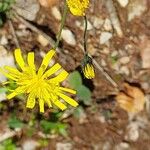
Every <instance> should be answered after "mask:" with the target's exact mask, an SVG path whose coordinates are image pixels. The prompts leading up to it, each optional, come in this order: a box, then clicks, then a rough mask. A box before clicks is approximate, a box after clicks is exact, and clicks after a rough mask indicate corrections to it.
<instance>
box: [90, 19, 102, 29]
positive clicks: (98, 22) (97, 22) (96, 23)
mask: <svg viewBox="0 0 150 150" xmlns="http://www.w3.org/2000/svg"><path fill="white" fill-rule="evenodd" d="M103 23H104V20H103V19H101V18H99V17H94V18H93V26H94V27H95V28H96V29H100V28H101V26H102V25H103Z"/></svg>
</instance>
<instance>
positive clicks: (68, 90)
mask: <svg viewBox="0 0 150 150" xmlns="http://www.w3.org/2000/svg"><path fill="white" fill-rule="evenodd" d="M59 89H60V90H62V91H65V92H69V93H71V94H76V93H77V92H76V91H75V90H72V89H69V88H64V87H59Z"/></svg>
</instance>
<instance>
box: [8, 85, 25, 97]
mask: <svg viewBox="0 0 150 150" xmlns="http://www.w3.org/2000/svg"><path fill="white" fill-rule="evenodd" d="M24 92H25V87H24V86H21V87H18V88H16V89H15V90H14V91H13V92H12V93H11V94H9V95H7V98H8V99H12V98H13V97H15V96H16V95H19V94H21V93H24Z"/></svg>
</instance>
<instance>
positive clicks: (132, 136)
mask: <svg viewBox="0 0 150 150" xmlns="http://www.w3.org/2000/svg"><path fill="white" fill-rule="evenodd" d="M138 138H139V125H138V124H137V123H136V122H135V123H134V122H131V123H130V124H129V125H128V126H127V135H126V136H125V139H126V140H131V141H133V142H135V141H137V140H138Z"/></svg>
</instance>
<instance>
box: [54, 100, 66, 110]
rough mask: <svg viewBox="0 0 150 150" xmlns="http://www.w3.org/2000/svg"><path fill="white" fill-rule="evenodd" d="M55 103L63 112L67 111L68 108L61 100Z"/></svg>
mask: <svg viewBox="0 0 150 150" xmlns="http://www.w3.org/2000/svg"><path fill="white" fill-rule="evenodd" d="M53 103H54V104H55V105H56V106H57V107H58V108H60V109H61V110H65V109H66V108H67V107H66V105H64V104H63V103H61V102H60V101H59V100H56V101H53Z"/></svg>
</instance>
